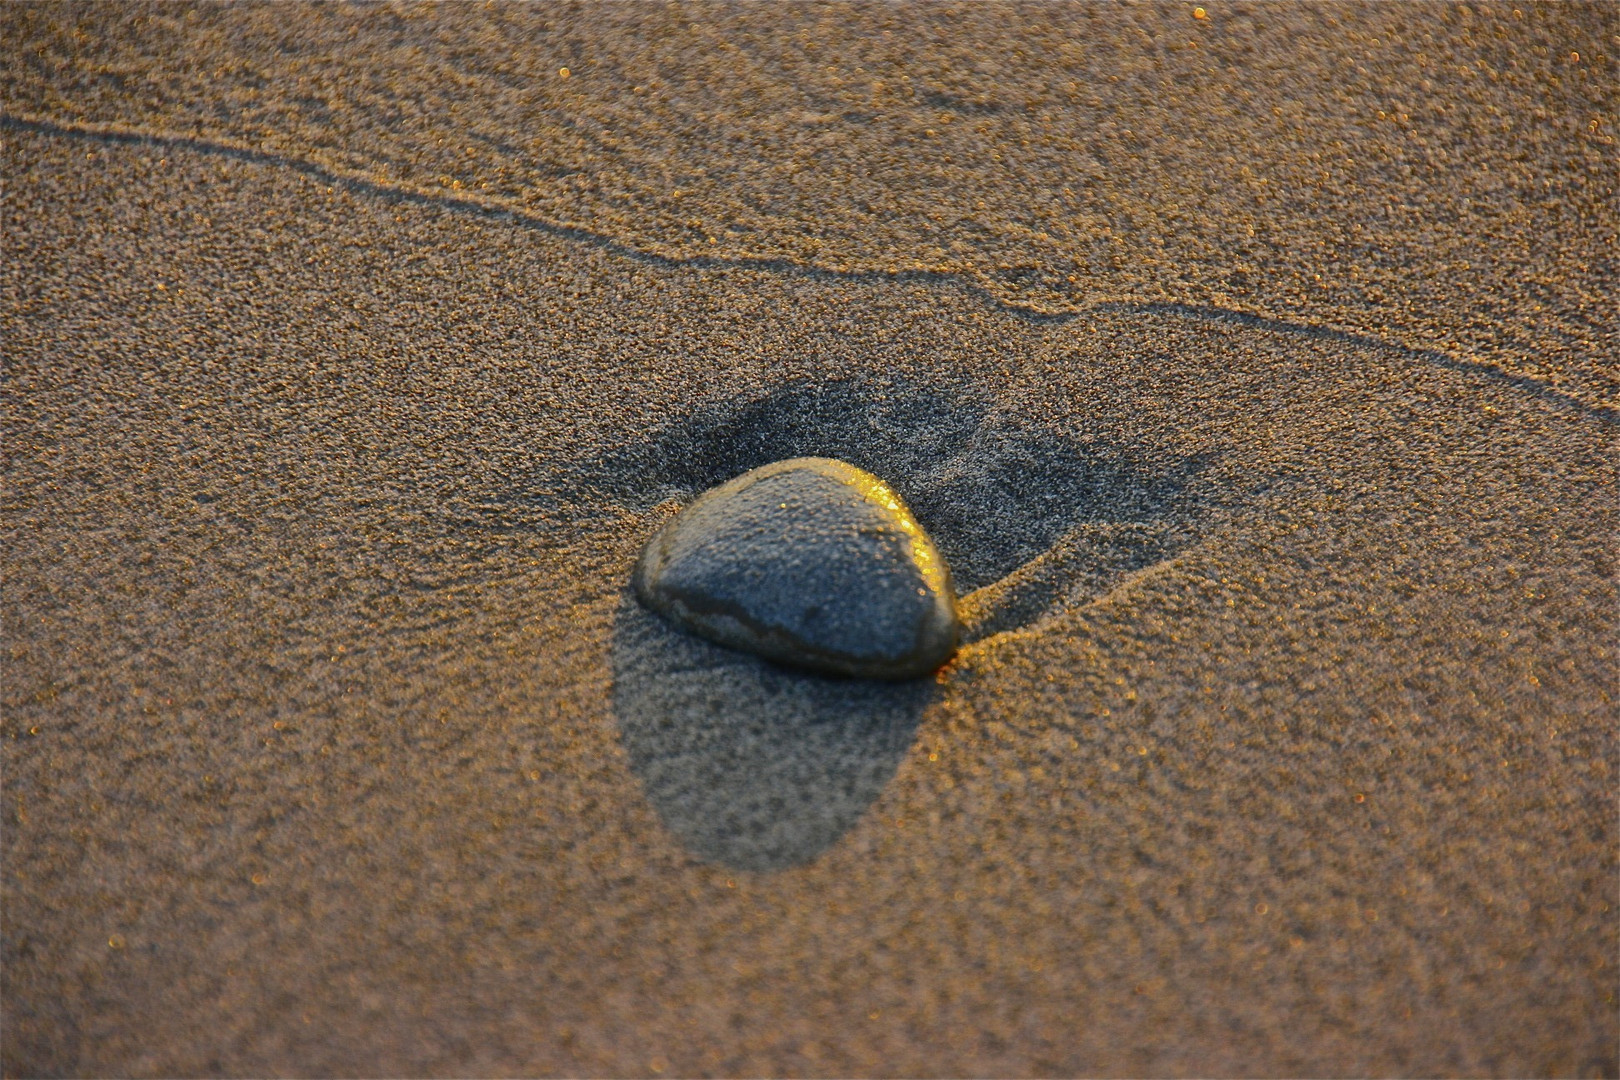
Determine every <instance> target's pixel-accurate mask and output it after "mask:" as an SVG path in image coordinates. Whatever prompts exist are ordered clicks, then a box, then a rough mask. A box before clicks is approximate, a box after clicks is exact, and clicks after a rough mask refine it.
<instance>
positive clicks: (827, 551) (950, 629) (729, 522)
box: [635, 457, 960, 679]
mask: <svg viewBox="0 0 1620 1080" xmlns="http://www.w3.org/2000/svg"><path fill="white" fill-rule="evenodd" d="M635 587H636V594H637V595H638V596H639V597H640V598H641V601H642V603H644V604H646V605H647V606H648V607H650V608H652V609H653V610H654V611H657V612H659V613H661V614H663V615H665V616H667V617H668V618H670V619H672V620H674V621H675V622H676V623H678V624H680V625H681V626H683V627H685V628H687V629H688V630H691V631H692V632H693V633H696V634H698V635H700V636H702V637H706V638H708V639H709V640H711V641H717V642H719V643H720V644H722V645H729V646H731V647H732V648H736V649H742V650H745V651H747V652H752V653H756V654H758V655H760V656H763V657H765V658H767V659H770V660H775V661H777V662H778V663H783V664H791V665H794V666H796V667H803V668H809V669H811V670H814V671H824V672H831V673H833V674H838V675H855V676H863V677H869V678H879V679H905V678H911V677H913V676H917V675H926V674H927V673H928V672H930V671H933V670H934V669H935V668H937V667H939V665H941V664H943V663H944V662H945V661H946V660H947V659H949V658H950V655H951V653H952V652H954V651H955V649H956V640H957V635H958V633H959V629H960V626H959V623H958V621H957V614H956V593H955V590H954V589H953V588H952V586H951V574H950V570H949V569H948V568H947V567H946V565H945V560H944V559H942V558H940V555H939V551H938V550H937V549H936V548H935V547H934V544H933V541H931V540H930V539H929V538H928V535H927V534H926V533H925V532H923V529H922V526H920V525H918V524H917V520H916V519H915V518H913V517H912V516H911V511H910V510H908V509H907V508H906V504H905V503H904V502H903V501H902V500H901V498H900V496H899V495H897V494H896V493H895V492H894V490H893V489H892V488H890V487H889V486H888V485H887V484H885V483H884V482H883V481H882V480H879V479H878V478H877V477H875V476H873V475H872V474H871V473H869V472H866V471H865V470H863V469H858V468H856V467H855V466H853V465H850V464H848V463H846V462H843V461H836V460H833V459H832V458H813V457H810V458H793V459H791V460H789V461H779V462H777V463H775V464H774V465H765V466H763V467H761V468H758V469H755V470H753V471H752V472H748V473H744V474H743V475H742V476H739V477H737V478H736V479H735V480H730V481H727V482H726V483H724V484H721V485H720V486H719V487H716V488H712V489H710V490H709V491H707V492H705V493H703V494H702V495H700V496H699V497H698V498H697V500H696V501H694V502H693V503H692V505H690V506H688V507H687V508H686V509H684V510H682V511H681V512H680V513H679V514H677V515H676V516H675V517H674V518H672V519H671V520H670V521H669V522H668V523H667V524H665V526H664V527H663V529H662V530H660V531H659V533H658V535H656V536H654V537H653V538H652V540H651V541H649V542H648V544H647V547H646V549H645V550H644V551H643V552H642V553H641V559H640V561H639V562H638V563H637V564H636V572H635Z"/></svg>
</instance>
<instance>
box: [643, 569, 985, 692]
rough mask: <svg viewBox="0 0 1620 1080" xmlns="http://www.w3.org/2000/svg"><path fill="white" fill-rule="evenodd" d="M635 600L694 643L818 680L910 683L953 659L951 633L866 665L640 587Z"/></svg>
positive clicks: (920, 642)
mask: <svg viewBox="0 0 1620 1080" xmlns="http://www.w3.org/2000/svg"><path fill="white" fill-rule="evenodd" d="M636 595H637V597H638V598H639V599H640V600H641V602H642V604H643V606H645V607H647V608H648V609H650V610H652V611H654V612H657V613H658V614H659V615H662V616H664V617H665V618H667V619H669V620H670V621H671V622H673V623H674V624H675V625H676V626H679V627H681V628H682V629H684V630H686V631H688V632H689V633H692V634H696V635H697V636H698V637H701V638H704V639H706V640H708V641H712V642H714V643H715V644H717V645H723V646H725V647H726V648H728V649H736V650H737V651H738V652H745V653H749V654H750V655H753V656H759V657H763V658H764V659H766V660H769V661H771V662H772V663H777V664H782V665H784V666H786V667H792V668H798V669H800V670H803V671H812V672H816V673H819V674H823V675H841V676H846V677H849V678H856V679H885V680H889V681H902V680H905V679H915V678H919V677H921V676H924V675H928V674H931V673H933V672H934V671H937V670H938V669H939V668H940V667H941V666H943V665H944V664H945V662H946V661H948V660H949V659H950V658H951V657H952V656H953V655H955V653H956V637H957V635H956V633H954V627H951V628H950V630H951V631H953V632H949V633H948V634H946V635H943V636H940V635H934V634H927V633H926V632H925V633H919V635H918V637H919V639H923V638H925V637H937V638H938V639H939V645H938V646H935V647H932V648H924V647H923V645H924V644H925V643H924V642H923V641H921V640H920V641H919V648H918V649H917V650H915V651H914V653H913V654H909V655H906V656H901V657H897V658H895V659H892V660H869V659H861V658H858V657H852V656H847V655H842V654H839V653H832V652H827V651H826V650H823V649H816V648H815V647H813V646H808V645H805V644H804V643H803V642H801V641H799V640H798V639H797V638H794V637H792V636H791V635H789V634H787V633H785V632H784V631H782V630H779V629H777V628H775V627H755V626H750V625H748V624H747V623H745V622H744V621H743V620H741V619H738V618H736V617H734V616H732V615H730V614H728V613H725V612H707V611H694V610H693V609H691V608H690V607H688V606H687V605H686V604H684V603H682V602H681V600H680V599H679V598H677V597H659V596H655V595H652V594H651V591H650V590H646V589H643V588H640V587H638V588H637V590H636ZM940 646H943V647H940Z"/></svg>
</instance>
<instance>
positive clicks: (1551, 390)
mask: <svg viewBox="0 0 1620 1080" xmlns="http://www.w3.org/2000/svg"><path fill="white" fill-rule="evenodd" d="M0 129H10V130H16V131H28V132H33V133H35V134H39V135H46V136H55V137H60V138H71V139H88V140H93V141H97V142H103V143H111V144H124V145H147V146H154V147H166V148H172V149H177V150H189V151H191V152H193V153H198V154H204V155H211V156H215V157H225V158H229V159H231V160H234V161H242V162H246V163H249V164H255V165H270V166H274V167H278V168H285V169H290V170H292V171H294V172H298V173H302V174H304V175H306V176H309V177H311V178H313V179H315V180H319V181H321V182H322V183H327V184H332V185H341V186H343V187H345V188H347V189H348V190H350V191H354V192H357V193H361V194H367V195H373V196H378V197H382V198H385V199H395V200H397V201H402V202H408V203H412V204H414V205H421V206H433V207H438V208H440V209H445V210H450V211H459V212H463V213H471V214H476V215H477V216H479V217H484V218H489V219H492V220H500V221H507V222H510V223H512V224H515V225H519V226H522V227H524V228H529V229H535V230H539V231H543V232H546V233H550V234H551V235H554V236H558V237H562V238H564V239H568V240H572V241H575V242H578V243H584V244H589V245H591V246H593V247H596V248H599V249H601V250H604V251H608V252H610V253H612V254H615V255H619V256H622V257H625V258H629V259H634V260H637V261H640V262H645V263H651V264H655V265H659V266H668V267H694V268H698V269H728V268H737V269H750V270H762V271H766V272H770V273H780V274H797V275H800V276H803V277H808V278H811V279H814V280H837V281H850V282H863V283H884V282H889V283H896V284H920V285H946V286H952V287H955V288H959V289H961V290H963V291H965V292H967V293H968V294H970V295H972V296H974V297H975V298H976V299H978V300H980V301H981V302H983V303H985V304H986V305H987V306H988V307H990V308H991V309H992V310H996V311H999V312H1002V313H1005V314H1008V315H1011V316H1013V317H1015V318H1019V319H1022V320H1025V321H1028V322H1035V323H1066V322H1069V321H1070V320H1072V319H1075V318H1078V317H1080V316H1082V315H1084V314H1085V313H1086V312H1088V311H1125V312H1132V311H1134V312H1141V313H1143V314H1152V315H1177V316H1182V317H1188V318H1197V319H1204V320H1208V321H1215V322H1227V323H1235V324H1238V325H1243V326H1252V327H1255V328H1257V329H1264V330H1269V331H1272V332H1276V333H1291V334H1300V335H1303V336H1307V337H1313V338H1323V339H1328V340H1335V341H1343V342H1345V343H1348V344H1354V345H1359V346H1363V347H1374V348H1381V349H1386V350H1390V351H1392V352H1396V353H1399V354H1401V355H1404V356H1406V357H1408V358H1410V359H1414V360H1418V361H1420V362H1423V363H1427V364H1432V365H1434V366H1437V367H1441V368H1445V369H1447V370H1451V371H1457V372H1466V373H1473V374H1479V375H1484V376H1486V377H1488V378H1491V379H1493V380H1496V381H1499V382H1502V383H1504V384H1506V385H1508V386H1512V387H1514V388H1515V389H1518V390H1521V391H1523V392H1525V393H1528V394H1531V395H1533V396H1535V397H1538V398H1540V399H1542V400H1545V401H1548V402H1550V403H1555V404H1559V405H1563V406H1565V407H1567V408H1571V409H1574V410H1575V411H1577V412H1581V413H1584V414H1586V415H1589V416H1593V417H1596V418H1598V419H1601V420H1604V421H1608V422H1610V423H1613V422H1616V421H1620V407H1617V406H1614V405H1610V404H1608V403H1606V402H1590V401H1586V400H1584V399H1583V398H1581V397H1577V396H1575V395H1573V394H1570V393H1568V392H1566V391H1563V390H1559V389H1557V388H1556V387H1554V386H1551V385H1549V384H1547V383H1545V382H1542V381H1541V380H1539V379H1534V378H1531V377H1530V376H1526V375H1515V374H1513V373H1511V372H1509V371H1506V370H1504V369H1503V368H1501V367H1500V366H1498V365H1497V364H1494V363H1492V362H1491V361H1489V360H1484V359H1480V358H1478V357H1471V356H1463V355H1454V354H1452V353H1449V352H1445V351H1442V350H1438V349H1433V348H1425V347H1422V346H1417V345H1410V344H1407V343H1404V342H1400V341H1387V340H1384V339H1382V338H1378V337H1374V336H1372V335H1369V334H1366V333H1362V332H1359V331H1355V330H1349V329H1346V328H1343V327H1339V326H1334V325H1332V324H1315V323H1309V322H1304V321H1300V320H1295V319H1285V318H1280V317H1278V316H1275V315H1271V314H1267V313H1265V312H1251V311H1244V310H1242V309H1239V308H1227V307H1219V306H1214V305H1201V304H1180V303H1173V302H1166V301H1155V300H1142V299H1138V298H1134V297H1130V296H1116V297H1105V298H1099V299H1095V300H1092V301H1090V302H1089V303H1086V304H1083V305H1080V306H1077V307H1074V308H1070V309H1059V310H1052V309H1048V308H1043V307H1040V306H1037V305H1034V304H1019V303H1015V302H1013V301H1009V300H1007V299H1005V298H1004V297H1002V296H1000V295H998V294H997V293H996V292H995V290H993V289H991V288H989V287H987V286H986V285H984V284H983V283H982V282H981V281H978V280H976V279H975V278H974V277H972V276H970V275H967V274H963V273H959V272H955V271H944V270H931V269H926V268H910V269H899V270H885V269H857V270H848V269H838V268H834V267H826V266H818V265H816V264H814V263H806V262H799V261H796V260H792V259H780V258H750V257H747V256H712V255H676V254H670V253H667V252H661V251H655V250H648V249H645V248H640V247H635V246H632V245H629V244H626V243H625V242H623V241H621V240H618V239H616V238H614V237H613V236H611V235H608V234H606V233H601V232H597V231H595V230H593V229H590V228H587V227H585V226H583V225H578V224H573V223H569V222H564V221H555V220H552V219H550V218H546V217H542V216H540V215H538V214H535V213H533V212H531V211H526V210H519V209H514V208H512V207H510V206H508V205H505V204H504V203H502V202H500V201H498V200H494V199H484V198H479V197H476V196H471V195H451V194H447V193H445V192H442V191H435V190H433V189H431V188H423V187H418V186H416V185H413V184H408V183H405V182H402V181H385V180H378V179H376V178H375V177H371V176H367V175H365V174H363V173H359V172H355V171H353V170H349V169H344V168H342V167H341V166H335V165H329V164H326V163H324V162H320V161H315V160H308V159H304V158H298V157H293V156H291V155H288V154H282V153H276V152H273V151H268V150H261V149H257V148H255V147H253V146H250V145H247V144H244V143H239V142H235V141H233V140H225V139H216V138H204V137H201V136H191V135H176V134H172V133H168V132H153V131H146V130H143V129H140V128H134V127H130V126H128V125H123V124H90V123H83V122H78V121H72V120H56V119H50V118H46V117H39V116H29V115H24V114H20V113H6V112H0Z"/></svg>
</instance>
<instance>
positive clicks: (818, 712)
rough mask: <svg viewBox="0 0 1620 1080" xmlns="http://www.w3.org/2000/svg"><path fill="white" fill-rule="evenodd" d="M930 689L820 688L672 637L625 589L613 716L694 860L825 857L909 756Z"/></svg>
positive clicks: (754, 865) (863, 684)
mask: <svg viewBox="0 0 1620 1080" xmlns="http://www.w3.org/2000/svg"><path fill="white" fill-rule="evenodd" d="M937 693H938V687H937V685H936V684H935V683H933V682H932V681H931V680H926V679H924V680H913V681H911V682H906V683H885V682H872V681H867V680H857V679H836V678H824V677H821V676H816V675H809V674H804V673H801V672H797V671H790V670H787V669H785V668H779V667H777V666H775V665H773V664H770V663H767V662H765V661H763V660H759V659H757V658H755V657H752V656H748V655H746V654H743V653H739V652H736V651H733V650H731V649H726V648H723V647H721V646H719V645H714V644H711V643H710V642H707V641H704V640H702V639H701V638H697V637H694V636H692V635H690V634H687V633H684V632H682V631H681V630H678V629H676V628H675V627H674V626H673V625H671V624H670V623H668V622H666V621H665V620H664V619H662V618H660V617H659V616H657V615H654V614H653V613H651V612H649V611H647V610H646V609H645V608H643V607H642V606H641V605H640V604H639V603H637V601H636V599H635V597H634V595H633V594H632V593H630V592H629V591H628V590H626V591H625V593H624V595H623V597H622V598H621V600H620V604H619V609H618V613H617V616H616V618H615V620H614V632H613V712H614V716H615V718H616V719H617V721H618V724H619V731H620V734H621V736H622V738H623V740H624V747H625V750H626V752H627V753H628V754H629V758H630V768H631V770H632V771H633V772H634V773H635V774H636V776H637V778H638V779H640V781H641V784H642V787H643V788H644V790H645V791H646V793H647V797H648V799H649V800H650V801H651V802H652V804H653V806H654V808H655V809H657V811H658V814H659V816H660V817H661V818H662V819H663V821H664V824H665V825H666V826H667V827H668V828H669V829H670V831H672V832H674V833H675V834H676V835H677V836H679V837H680V838H681V840H682V841H683V842H684V843H685V844H686V845H687V847H688V848H689V849H690V850H691V851H692V852H693V853H694V854H696V855H698V856H699V857H700V858H703V859H706V860H708V861H710V862H714V863H718V864H720V865H722V866H728V867H731V868H733V869H736V870H756V871H768V870H780V869H783V868H785V867H789V866H795V865H798V864H801V863H805V862H809V861H810V860H812V859H814V858H815V857H816V856H818V855H820V854H821V853H822V852H823V851H825V850H826V849H827V848H829V847H831V846H832V845H833V844H834V843H835V842H837V840H838V838H839V837H841V836H843V835H844V833H845V832H847V831H848V830H849V828H850V827H851V826H852V825H854V824H855V822H856V821H858V820H859V819H860V817H861V815H862V814H863V813H865V811H866V808H867V807H868V806H870V805H871V804H872V802H873V801H874V800H875V799H876V798H877V797H878V795H880V794H881V793H882V791H883V789H884V787H886V786H887V785H888V783H889V780H890V779H891V778H892V777H893V776H894V773H895V770H896V769H898V768H899V766H900V761H901V759H902V758H904V757H905V755H906V753H907V752H908V751H909V749H910V747H911V743H912V739H913V737H914V735H915V733H916V730H917V724H918V721H919V718H920V717H921V715H922V711H923V709H924V708H925V707H926V706H927V704H928V702H929V701H931V700H932V699H933V698H934V696H935V695H936V694H937Z"/></svg>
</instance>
